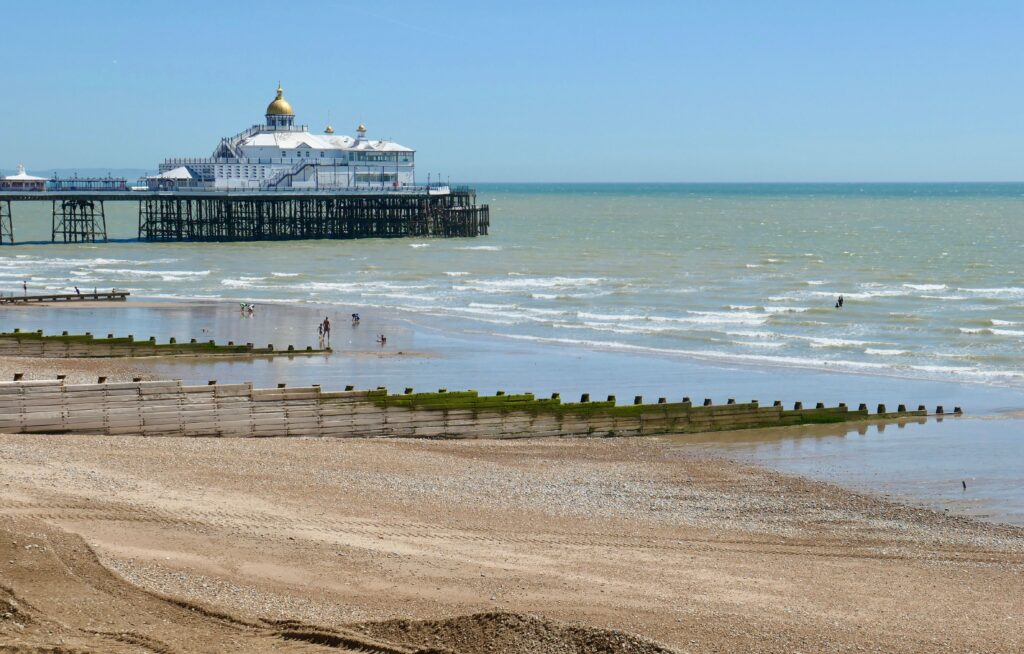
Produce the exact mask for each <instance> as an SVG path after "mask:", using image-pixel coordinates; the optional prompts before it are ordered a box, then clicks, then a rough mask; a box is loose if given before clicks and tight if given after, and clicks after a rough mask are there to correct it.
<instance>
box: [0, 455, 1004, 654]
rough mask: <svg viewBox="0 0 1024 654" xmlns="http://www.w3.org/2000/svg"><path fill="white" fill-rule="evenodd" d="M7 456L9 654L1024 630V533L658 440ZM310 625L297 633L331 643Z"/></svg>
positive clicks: (765, 640) (995, 636)
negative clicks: (344, 641)
mask: <svg viewBox="0 0 1024 654" xmlns="http://www.w3.org/2000/svg"><path fill="white" fill-rule="evenodd" d="M0 454H2V456H0V462H2V463H0V471H2V479H3V482H2V484H3V486H2V489H3V503H2V507H0V516H2V518H0V526H2V529H3V530H4V531H5V532H6V533H5V534H4V538H3V539H2V541H0V542H2V546H3V549H4V553H3V557H2V559H3V563H4V564H5V566H4V568H5V573H4V576H3V579H4V582H3V588H2V589H0V592H3V593H4V594H5V595H6V597H4V600H3V601H5V602H7V603H8V604H10V606H12V607H15V608H11V609H8V610H7V612H6V613H5V614H4V615H5V616H7V617H5V618H4V619H3V620H0V634H2V637H3V641H4V642H5V643H8V644H9V645H11V646H14V647H15V649H14V651H42V650H43V649H45V648H55V647H58V646H60V647H64V648H66V649H65V650H63V651H97V652H98V651H122V650H123V651H140V649H139V648H140V647H141V650H142V651H161V652H163V651H270V650H275V651H278V650H280V649H281V648H283V646H284V644H285V640H284V639H285V638H286V637H285V636H282V635H281V634H282V633H284V632H286V631H288V629H291V630H292V631H295V632H297V633H298V632H301V633H305V634H307V635H308V634H311V633H321V634H329V633H334V634H335V637H336V638H341V636H338V634H342V635H344V634H360V638H364V639H366V642H371V641H372V642H378V643H387V644H388V645H387V647H393V648H395V649H387V648H384V649H372V648H369V646H367V645H365V643H364V644H358V643H357V641H352V642H353V643H357V644H356V645H352V647H353V650H352V651H416V648H428V647H433V648H439V649H438V650H432V651H453V652H489V651H497V650H495V649H494V646H495V645H494V644H495V643H503V645H502V647H501V648H500V649H501V651H513V652H563V651H580V652H582V651H608V652H613V651H614V652H618V651H629V652H634V651H636V652H648V651H651V652H653V651H659V650H658V649H657V646H655V645H653V644H649V643H646V641H641V640H639V639H637V640H634V639H633V638H632V637H627V636H625V635H622V634H623V633H624V634H633V635H636V636H638V637H642V638H644V639H650V640H651V641H653V642H655V643H660V644H661V645H663V646H664V647H666V648H669V649H670V650H671V651H679V652H721V651H761V652H791V651H835V652H846V651H887V652H892V651H902V652H933V651H934V652H939V651H942V652H960V651H962V652H968V651H970V652H979V651H984V652H1009V651H1017V650H1019V649H1020V648H1021V647H1022V646H1024V643H1022V640H1021V634H1020V630H1019V628H1018V624H1017V620H1018V617H1019V616H1020V615H1021V614H1022V613H1024V584H1022V580H1021V574H1022V572H1024V530H1021V529H1017V528H1011V527H1002V526H998V525H988V524H982V523H978V522H973V521H970V520H964V519H959V518H948V517H943V516H942V515H940V514H936V513H933V512H930V511H924V510H919V509H913V508H908V507H905V506H901V505H898V504H892V503H887V502H883V501H880V500H877V499H873V498H870V497H867V496H863V495H857V494H853V493H850V492H847V491H844V490H841V489H838V488H836V487H834V486H829V485H826V484H821V483H816V482H810V481H807V480H804V479H801V478H798V477H787V476H782V475H778V474H774V473H770V472H766V471H763V470H760V469H756V468H751V467H745V466H741V465H739V464H735V463H730V462H728V461H724V460H720V459H712V458H706V457H693V456H689V455H686V454H685V453H683V452H681V451H680V449H679V448H678V447H676V446H673V444H672V443H670V442H669V441H665V440H660V439H644V440H635V439H621V440H561V439H553V440H537V441H518V442H490V441H475V442H431V441H363V440H296V439H259V440H242V439H179V438H159V439H143V438H138V437H119V438H113V437H72V436H3V437H0ZM93 556H95V559H94V558H93ZM108 570H109V571H110V573H112V574H108V573H107V571H108ZM182 606H188V607H201V609H189V610H187V611H182V610H181V607H182ZM129 607H130V609H129ZM474 614H485V615H483V616H480V615H476V617H475V618H467V617H465V616H468V615H474ZM527 614H528V615H529V616H534V617H526V616H527ZM394 620H400V621H401V620H425V621H429V622H428V623H424V624H419V623H415V624H412V625H409V624H405V623H400V624H401V625H402V626H396V625H398V624H399V623H394V622H387V621H394ZM381 621H383V622H381ZM169 623H170V624H169ZM567 624H568V625H575V626H576V627H574V628H570V627H566V626H565V625H567ZM282 625H289V626H288V628H287V629H286V628H285V627H284V626H282ZM593 630H611V631H609V632H605V631H593ZM620 632H622V633H620ZM572 634H575V635H572ZM325 638H326V637H325ZM587 639H596V640H591V641H588V640H587ZM616 639H619V640H616ZM311 641H315V639H311V638H305V640H303V639H299V640H289V641H288V642H289V644H294V645H295V647H296V648H297V649H294V650H289V651H326V649H325V648H324V647H323V646H322V644H323V643H324V642H328V641H327V640H321V641H320V644H319V645H318V644H316V643H315V642H311ZM599 641H600V642H601V643H604V644H603V645H600V646H597V645H594V643H598V642H599ZM613 641H614V642H619V641H621V643H627V642H628V645H623V644H620V645H615V644H614V642H613ZM337 642H341V641H337ZM360 642H361V641H360ZM587 642H591V645H587V644H586V643H587ZM609 643H612V644H609ZM15 644H16V645H15ZM300 645H301V647H299V646H300ZM18 647H20V648H22V650H18V649H17V648H18ZM358 647H364V649H358ZM133 648H135V649H133ZM403 648H405V649H403ZM335 651H337V650H335ZM342 651H345V650H344V648H342Z"/></svg>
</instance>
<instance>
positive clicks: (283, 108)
mask: <svg viewBox="0 0 1024 654" xmlns="http://www.w3.org/2000/svg"><path fill="white" fill-rule="evenodd" d="M267 115H268V116H294V115H295V112H294V111H292V106H291V105H290V104H288V101H287V100H285V99H284V89H282V88H281V83H280V82H278V83H277V97H276V98H274V101H273V102H271V103H270V104H268V105H267Z"/></svg>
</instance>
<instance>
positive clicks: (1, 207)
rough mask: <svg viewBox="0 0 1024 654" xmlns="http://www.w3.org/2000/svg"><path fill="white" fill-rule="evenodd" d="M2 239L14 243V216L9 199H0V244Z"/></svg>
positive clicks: (2, 242)
mask: <svg viewBox="0 0 1024 654" xmlns="http://www.w3.org/2000/svg"><path fill="white" fill-rule="evenodd" d="M4 239H6V240H7V242H8V243H10V244H11V245H14V216H13V214H11V201H10V200H0V245H3V244H4Z"/></svg>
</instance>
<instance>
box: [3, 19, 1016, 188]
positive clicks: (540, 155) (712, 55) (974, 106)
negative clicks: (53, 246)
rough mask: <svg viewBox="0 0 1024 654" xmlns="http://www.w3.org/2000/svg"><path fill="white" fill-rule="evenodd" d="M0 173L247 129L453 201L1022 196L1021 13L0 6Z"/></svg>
mask: <svg viewBox="0 0 1024 654" xmlns="http://www.w3.org/2000/svg"><path fill="white" fill-rule="evenodd" d="M2 14H3V15H2V21H3V23H4V28H3V32H4V37H3V38H2V39H0V59H2V61H3V71H4V72H3V75H2V76H0V85H2V91H0V93H2V96H3V101H2V103H0V106H2V110H0V168H2V169H4V170H8V171H9V170H11V169H13V168H14V167H15V166H16V165H17V164H18V163H20V162H23V163H25V164H26V166H27V167H28V168H29V170H30V172H31V171H33V170H35V171H36V172H46V171H47V170H52V169H54V168H71V167H77V168H111V169H120V168H145V169H149V170H155V168H156V165H157V164H158V162H159V161H160V160H161V159H163V158H164V157H170V156H209V155H210V154H211V153H212V151H213V149H214V147H215V145H216V144H217V142H218V141H219V139H220V138H221V137H223V136H230V135H233V134H235V133H237V132H240V131H241V130H243V129H245V128H247V127H249V126H250V125H253V124H255V123H258V122H262V121H263V113H264V111H265V108H266V105H267V103H268V102H270V101H271V100H272V99H273V97H274V91H275V89H276V87H277V83H278V80H280V81H281V83H282V84H283V85H284V89H285V97H286V98H287V99H288V100H289V101H290V102H291V103H292V105H293V107H294V108H295V111H296V122H298V123H304V124H308V125H309V126H310V129H312V130H315V131H320V130H322V129H323V128H324V126H325V125H326V124H327V121H328V117H330V121H331V122H332V123H333V125H334V127H335V129H336V130H337V131H338V132H339V133H347V134H352V133H353V132H354V128H355V126H356V125H357V124H358V123H360V122H363V123H365V124H366V125H367V127H368V130H369V131H368V136H369V137H370V138H390V139H393V140H395V141H397V142H399V143H402V144H404V145H408V146H410V147H413V148H415V149H416V150H417V176H418V177H422V178H425V176H426V174H427V173H433V174H441V175H442V177H446V178H448V177H450V178H451V180H452V181H453V182H455V181H460V182H462V181H465V182H489V181H491V182H494V181H497V182H637V181H651V182H773V181H774V182H797V181H802V182H816V181H851V182H871V181H1019V180H1024V129H1022V125H1024V120H1022V118H1024V112H1022V108H1024V66H1022V62H1024V56H1022V55H1024V38H1022V36H1021V35H1022V34H1024V3H1022V2H1019V1H1016V2H985V1H984V0H979V1H975V2H967V1H964V2H944V1H942V0H934V1H931V2H911V1H909V0H907V1H903V2H900V1H898V0H893V1H890V2H872V1H867V0H866V1H863V2H820V1H817V2H786V1H784V0H780V1H777V2H754V1H750V2H745V1H740V0H737V1H733V2H726V1H721V2H686V1H682V0H680V1H677V2H644V1H642V0H640V1H634V2H628V3H611V2H564V3H551V2H532V1H522V2H502V3H487V2H479V1H478V2H445V1H443V0H436V1H433V2H403V1H399V0H395V1H391V2H372V3H371V2H345V1H337V2H328V1H320V2H312V1H304V0H288V1H286V2H281V1H280V0H278V1H277V2H263V1H261V0H249V1H246V2H232V1H227V0H218V1H217V2H211V1H210V0H203V1H201V2H194V1H192V0H175V2H172V3H169V2H165V3H156V2H138V1H133V2H106V1H103V0H90V1H89V2H77V1H76V2H70V1H65V0H50V1H48V2H46V3H42V4H41V3H34V2H20V3H4V6H3V12H2Z"/></svg>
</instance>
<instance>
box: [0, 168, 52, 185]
mask: <svg viewBox="0 0 1024 654" xmlns="http://www.w3.org/2000/svg"><path fill="white" fill-rule="evenodd" d="M4 179H5V180H8V181H12V182H45V181H46V178H45V177H36V176H35V175H29V174H28V173H26V172H25V166H24V164H18V174H17V175H8V176H7V177H4Z"/></svg>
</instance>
